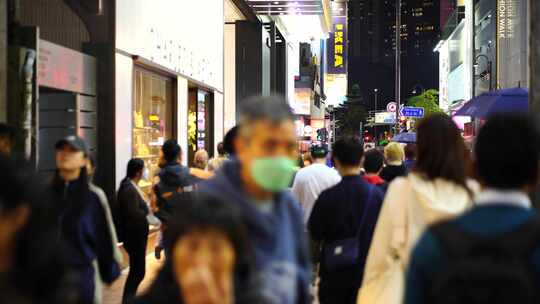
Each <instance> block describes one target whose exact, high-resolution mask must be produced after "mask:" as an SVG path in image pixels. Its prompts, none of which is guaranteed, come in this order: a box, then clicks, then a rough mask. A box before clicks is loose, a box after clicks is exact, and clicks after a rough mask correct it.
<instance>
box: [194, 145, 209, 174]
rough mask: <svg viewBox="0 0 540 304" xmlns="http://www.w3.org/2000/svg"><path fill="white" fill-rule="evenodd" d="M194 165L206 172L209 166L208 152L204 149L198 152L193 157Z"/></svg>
mask: <svg viewBox="0 0 540 304" xmlns="http://www.w3.org/2000/svg"><path fill="white" fill-rule="evenodd" d="M193 165H195V167H197V168H199V169H202V170H205V169H206V167H207V166H208V152H206V150H204V149H200V150H197V152H195V155H194V157H193Z"/></svg>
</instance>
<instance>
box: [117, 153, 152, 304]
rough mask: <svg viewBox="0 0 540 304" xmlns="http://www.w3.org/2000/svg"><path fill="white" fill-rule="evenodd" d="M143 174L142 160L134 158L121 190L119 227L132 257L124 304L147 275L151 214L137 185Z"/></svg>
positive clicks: (144, 196) (129, 163)
mask: <svg viewBox="0 0 540 304" xmlns="http://www.w3.org/2000/svg"><path fill="white" fill-rule="evenodd" d="M143 175H144V161H143V160H142V159H139V158H134V159H131V160H130V161H129V162H128V165H127V173H126V177H125V178H124V179H123V180H122V183H121V184H120V188H119V189H118V201H117V203H118V205H117V207H118V210H117V212H118V216H119V218H118V219H119V221H120V222H119V223H118V224H119V226H120V229H121V231H122V240H123V242H124V249H125V250H126V252H127V253H128V255H129V275H128V277H127V280H126V285H125V286H124V295H123V300H122V301H123V303H127V302H128V301H129V300H130V299H131V298H133V297H135V294H136V293H137V288H138V287H139V284H141V282H142V280H143V279H144V274H145V272H146V245H147V242H148V221H147V219H146V216H147V215H148V213H149V206H148V205H149V204H148V202H149V200H148V199H147V198H146V195H145V194H144V193H143V192H142V190H141V189H139V185H138V183H139V181H140V180H141V179H142V178H143Z"/></svg>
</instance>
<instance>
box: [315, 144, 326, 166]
mask: <svg viewBox="0 0 540 304" xmlns="http://www.w3.org/2000/svg"><path fill="white" fill-rule="evenodd" d="M327 155H328V147H327V146H326V145H323V144H320V145H312V146H311V157H312V158H313V161H315V162H325V161H326V156H327Z"/></svg>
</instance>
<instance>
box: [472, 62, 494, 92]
mask: <svg viewBox="0 0 540 304" xmlns="http://www.w3.org/2000/svg"><path fill="white" fill-rule="evenodd" d="M480 58H484V59H485V60H486V61H487V70H486V71H485V73H486V74H485V75H489V90H490V91H492V90H493V81H492V78H493V77H492V74H491V73H492V71H493V62H492V61H491V59H490V58H489V57H488V56H486V55H484V54H480V55H478V56H476V58H475V59H474V67H475V69H476V68H478V66H479V64H478V60H479V59H480ZM483 74H484V72H482V73H480V74H479V75H474V76H475V86H476V79H478V78H483V77H484V75H483Z"/></svg>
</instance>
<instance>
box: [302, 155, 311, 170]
mask: <svg viewBox="0 0 540 304" xmlns="http://www.w3.org/2000/svg"><path fill="white" fill-rule="evenodd" d="M312 164H313V157H311V153H304V155H303V156H302V166H303V167H304V168H305V167H309V166H311V165H312Z"/></svg>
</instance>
